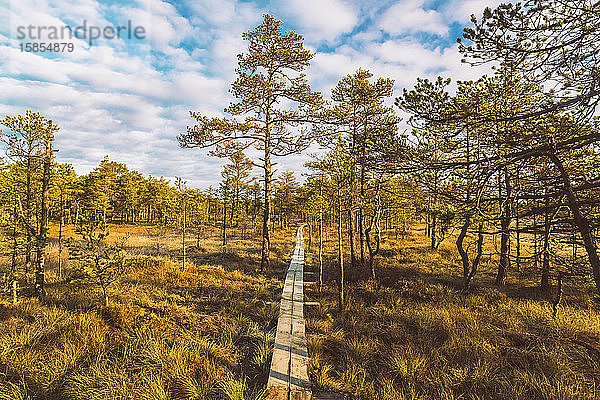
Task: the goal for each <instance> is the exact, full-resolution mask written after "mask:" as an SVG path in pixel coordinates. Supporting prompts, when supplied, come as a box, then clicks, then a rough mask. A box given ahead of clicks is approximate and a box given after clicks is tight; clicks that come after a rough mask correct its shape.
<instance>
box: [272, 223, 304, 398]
mask: <svg viewBox="0 0 600 400" xmlns="http://www.w3.org/2000/svg"><path fill="white" fill-rule="evenodd" d="M307 366H308V350H307V348H306V336H305V332H304V237H303V236H302V226H301V227H300V228H298V233H297V234H296V248H295V249H294V255H293V256H292V261H291V262H290V267H289V269H288V271H287V274H286V277H285V285H284V287H283V293H282V294H281V302H280V303H279V320H278V322H277V334H276V336H275V345H274V348H273V359H272V361H271V371H270V372H269V381H268V382H267V387H268V388H269V398H270V399H273V400H308V399H312V395H311V390H310V380H309V379H308V369H307Z"/></svg>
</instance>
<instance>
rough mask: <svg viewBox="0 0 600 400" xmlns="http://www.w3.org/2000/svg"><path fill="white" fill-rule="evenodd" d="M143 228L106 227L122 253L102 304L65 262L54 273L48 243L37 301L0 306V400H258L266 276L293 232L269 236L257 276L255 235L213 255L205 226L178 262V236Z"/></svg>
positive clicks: (269, 320) (271, 311) (268, 309)
mask: <svg viewBox="0 0 600 400" xmlns="http://www.w3.org/2000/svg"><path fill="white" fill-rule="evenodd" d="M152 229H154V228H150V227H140V226H112V227H111V235H110V236H109V239H110V241H111V242H113V243H121V244H123V245H124V246H125V248H126V249H127V251H128V254H129V258H128V261H127V263H128V268H127V273H126V274H125V275H124V276H123V277H122V278H121V279H120V281H119V282H118V284H116V285H114V286H112V287H111V288H110V292H109V295H110V298H111V304H110V305H109V306H108V307H103V306H101V299H100V293H99V292H98V291H97V290H96V289H95V288H91V287H89V286H81V285H74V284H70V283H68V276H69V273H70V269H69V267H68V263H69V262H68V261H67V260H66V257H65V261H66V263H67V267H66V269H65V273H64V275H63V277H62V278H59V277H58V275H57V271H56V267H57V264H58V260H57V255H58V245H57V243H56V241H53V243H52V244H51V245H50V248H49V256H48V258H49V262H48V269H49V272H48V274H47V276H48V282H49V283H48V285H47V296H46V298H45V300H44V302H43V303H41V302H39V301H38V300H37V299H23V300H21V301H20V302H19V303H18V304H16V305H13V304H10V303H8V302H7V301H1V302H0V399H81V400H84V399H85V400H91V399H102V400H107V399H115V400H117V399H231V400H243V399H261V398H263V397H264V394H265V393H264V387H265V384H266V379H267V375H268V370H269V365H270V357H271V352H272V342H273V340H274V337H273V333H272V332H273V330H274V328H275V326H276V323H277V316H278V309H277V306H276V305H273V303H274V301H276V300H277V299H278V296H279V294H280V288H281V284H280V283H279V282H278V280H276V279H273V277H275V276H277V275H278V274H279V273H280V272H279V271H278V270H277V268H280V269H281V268H282V267H281V266H283V265H285V264H286V262H285V260H284V259H283V258H281V256H282V255H283V254H286V256H285V257H288V256H289V255H287V253H288V252H291V244H292V243H291V240H290V238H292V236H293V235H291V233H290V232H287V231H283V232H276V233H275V235H274V238H273V241H274V243H275V249H276V252H275V260H274V267H275V268H274V269H273V270H272V271H269V273H268V274H266V275H265V274H258V273H257V272H256V269H257V268H258V257H259V253H258V252H257V243H256V242H253V241H251V240H241V239H240V238H232V239H231V241H230V242H229V245H228V248H227V249H226V252H225V253H223V249H222V248H221V246H220V240H219V236H218V234H219V233H218V230H216V229H206V230H205V231H204V232H203V236H202V237H201V240H200V244H201V246H200V247H197V246H196V238H195V237H193V236H191V235H190V238H189V239H190V240H189V243H188V246H189V247H190V248H189V249H188V253H189V259H188V263H187V265H186V268H185V269H182V268H181V262H180V261H179V258H180V257H179V256H180V248H179V246H180V236H179V234H178V233H177V232H176V231H173V230H167V231H164V232H162V235H160V236H159V235H156V234H155V233H154V232H152ZM51 234H52V236H53V237H54V238H55V237H56V229H55V227H53V229H52V232H51ZM65 234H66V236H67V237H68V236H72V235H73V232H72V229H71V228H70V227H68V228H67V229H66V230H65ZM156 241H160V243H159V246H158V247H157V246H156V243H155V242H156ZM157 248H158V251H159V253H158V254H156V251H157ZM65 252H66V251H65ZM65 278H67V279H65ZM22 283H23V284H24V282H22Z"/></svg>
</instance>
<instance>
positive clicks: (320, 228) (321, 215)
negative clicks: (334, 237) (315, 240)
mask: <svg viewBox="0 0 600 400" xmlns="http://www.w3.org/2000/svg"><path fill="white" fill-rule="evenodd" d="M322 286H323V210H322V208H321V207H320V209H319V291H320V290H321V287H322Z"/></svg>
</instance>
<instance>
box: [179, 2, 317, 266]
mask: <svg viewBox="0 0 600 400" xmlns="http://www.w3.org/2000/svg"><path fill="white" fill-rule="evenodd" d="M243 38H244V39H245V40H247V41H248V42H249V44H248V52H247V53H244V54H240V55H238V68H237V69H236V73H237V79H236V80H235V82H234V83H233V84H232V87H231V93H232V94H233V96H234V97H236V98H237V99H239V101H238V102H237V103H233V104H231V105H230V106H229V107H227V108H226V109H225V111H226V112H228V113H229V114H231V115H233V116H234V117H236V116H246V117H245V119H244V120H243V121H240V120H238V119H227V118H209V117H207V116H204V115H202V114H200V113H197V112H190V114H191V116H192V118H194V119H195V120H196V125H194V126H192V127H188V130H187V133H186V134H183V135H180V136H179V137H178V139H179V143H180V145H181V146H182V147H187V148H193V147H199V148H209V147H213V148H214V150H213V151H212V154H214V155H218V156H230V155H231V154H234V153H236V152H237V151H239V150H244V149H247V148H249V147H255V148H256V149H258V150H260V151H262V152H263V158H262V160H261V164H260V167H261V168H262V169H263V172H264V188H263V189H264V197H263V200H264V204H263V221H262V222H263V231H262V247H261V263H260V266H261V271H262V270H264V269H265V268H267V267H268V266H269V262H270V261H269V260H270V251H271V250H270V246H271V241H270V234H269V224H270V221H271V187H272V181H273V175H272V160H271V157H272V156H286V155H289V154H293V153H298V152H301V151H302V150H304V149H306V148H307V146H308V145H309V143H310V141H311V139H312V135H311V134H310V132H308V131H305V130H301V131H300V132H298V129H295V128H298V127H299V126H300V125H302V124H304V123H310V122H314V121H316V120H317V118H316V115H317V114H318V113H319V112H320V111H321V107H322V105H323V100H322V97H321V95H320V93H318V92H313V91H312V90H311V88H310V85H309V84H308V82H307V79H306V76H305V75H304V74H303V73H302V71H303V70H304V69H305V68H306V67H308V65H309V63H310V60H311V59H312V58H313V56H314V53H313V52H311V51H310V50H307V49H305V48H304V45H303V38H302V35H299V34H297V33H296V32H294V31H290V32H286V31H284V30H283V29H282V22H281V21H280V20H277V19H276V18H274V17H273V16H271V15H268V14H266V15H264V19H263V22H262V23H261V24H260V25H259V26H258V27H256V29H254V30H252V31H248V32H246V33H244V34H243ZM280 104H285V105H286V106H285V107H282V106H280ZM289 104H295V105H296V107H295V108H292V107H291V106H289Z"/></svg>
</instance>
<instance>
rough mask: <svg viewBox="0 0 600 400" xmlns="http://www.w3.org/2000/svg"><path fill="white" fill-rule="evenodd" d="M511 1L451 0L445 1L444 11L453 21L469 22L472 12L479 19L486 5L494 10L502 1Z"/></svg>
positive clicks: (507, 0) (503, 0)
mask: <svg viewBox="0 0 600 400" xmlns="http://www.w3.org/2000/svg"><path fill="white" fill-rule="evenodd" d="M510 2H511V1H510V0H451V1H448V2H445V4H444V5H443V6H442V12H443V14H444V15H445V16H446V18H447V19H449V20H451V21H458V22H462V23H467V22H469V21H470V20H471V15H472V14H475V16H476V17H477V18H478V19H479V18H481V16H482V15H483V10H485V8H486V7H490V8H491V9H492V10H493V9H494V8H496V7H497V6H498V5H500V4H501V3H510Z"/></svg>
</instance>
